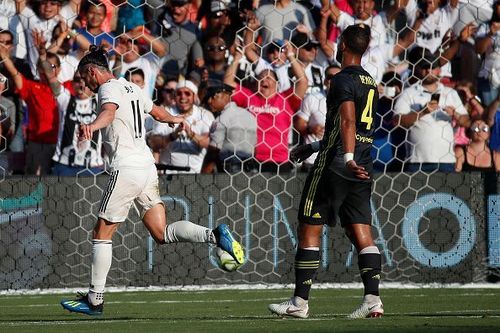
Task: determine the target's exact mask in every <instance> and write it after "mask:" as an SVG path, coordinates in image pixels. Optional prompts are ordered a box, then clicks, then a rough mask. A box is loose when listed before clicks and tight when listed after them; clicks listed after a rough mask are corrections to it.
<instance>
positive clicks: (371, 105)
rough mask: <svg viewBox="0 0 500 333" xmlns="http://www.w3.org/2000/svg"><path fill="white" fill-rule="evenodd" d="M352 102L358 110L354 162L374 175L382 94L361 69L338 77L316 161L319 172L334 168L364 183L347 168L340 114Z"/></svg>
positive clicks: (329, 98) (345, 71)
mask: <svg viewBox="0 0 500 333" xmlns="http://www.w3.org/2000/svg"><path fill="white" fill-rule="evenodd" d="M346 101H352V102H354V105H355V110H356V146H355V150H354V160H355V161H356V164H358V165H359V166H363V167H365V169H366V170H367V171H368V173H369V174H370V175H371V174H372V171H373V160H372V157H371V155H370V154H371V149H372V143H373V133H374V129H375V128H374V127H375V121H374V120H375V114H376V113H377V104H378V91H377V84H376V82H375V80H374V79H373V78H372V77H371V76H370V74H368V72H367V71H365V70H364V69H363V68H362V67H361V66H349V67H347V68H345V69H343V70H342V71H341V72H340V73H338V74H337V75H335V76H334V77H333V78H332V80H331V83H330V90H329V91H328V96H327V114H326V124H325V135H324V137H323V142H322V147H321V150H320V153H319V155H318V157H317V158H316V164H315V167H316V168H320V169H323V168H325V167H328V168H330V169H331V170H332V171H333V172H335V173H337V174H338V175H339V176H341V177H343V178H346V179H349V180H354V181H360V180H359V179H358V178H356V177H355V176H354V174H352V172H351V171H350V170H349V169H347V168H346V166H345V163H344V147H343V144H342V136H341V128H340V112H339V111H340V110H339V107H340V105H341V104H342V103H343V102H346Z"/></svg>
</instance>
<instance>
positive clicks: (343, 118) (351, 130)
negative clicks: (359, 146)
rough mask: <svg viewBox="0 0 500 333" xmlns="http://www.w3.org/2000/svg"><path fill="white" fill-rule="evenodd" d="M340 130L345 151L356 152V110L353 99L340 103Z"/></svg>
mask: <svg viewBox="0 0 500 333" xmlns="http://www.w3.org/2000/svg"><path fill="white" fill-rule="evenodd" d="M340 132H341V138H342V144H343V146H344V153H354V147H355V146H356V110H355V108H354V102H352V101H347V102H344V103H342V104H341V105H340Z"/></svg>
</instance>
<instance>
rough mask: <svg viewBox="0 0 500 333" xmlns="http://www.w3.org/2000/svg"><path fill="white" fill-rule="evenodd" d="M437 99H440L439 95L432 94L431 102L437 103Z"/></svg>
mask: <svg viewBox="0 0 500 333" xmlns="http://www.w3.org/2000/svg"><path fill="white" fill-rule="evenodd" d="M439 97H441V94H432V96H431V101H436V102H438V103H439Z"/></svg>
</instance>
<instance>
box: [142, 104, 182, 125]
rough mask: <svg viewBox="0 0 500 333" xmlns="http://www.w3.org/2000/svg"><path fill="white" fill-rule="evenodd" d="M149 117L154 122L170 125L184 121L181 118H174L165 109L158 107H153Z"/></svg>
mask: <svg viewBox="0 0 500 333" xmlns="http://www.w3.org/2000/svg"><path fill="white" fill-rule="evenodd" d="M149 115H150V116H151V117H153V119H154V120H156V121H159V122H161V123H168V124H171V125H173V124H180V123H182V122H183V121H184V118H183V117H178V116H174V115H173V114H171V113H170V112H168V111H167V110H165V108H163V107H161V106H158V105H154V106H153V110H151V112H150V113H149Z"/></svg>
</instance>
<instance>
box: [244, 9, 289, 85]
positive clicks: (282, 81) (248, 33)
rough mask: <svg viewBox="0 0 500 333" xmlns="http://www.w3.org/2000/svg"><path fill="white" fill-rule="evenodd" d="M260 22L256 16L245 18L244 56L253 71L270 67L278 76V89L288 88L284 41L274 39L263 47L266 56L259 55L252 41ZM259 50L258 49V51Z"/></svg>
mask: <svg viewBox="0 0 500 333" xmlns="http://www.w3.org/2000/svg"><path fill="white" fill-rule="evenodd" d="M259 27H260V22H259V20H258V19H257V17H256V16H250V17H249V18H248V20H247V24H246V29H245V33H244V35H243V43H244V46H245V47H244V49H245V57H246V58H247V60H248V61H249V62H250V63H252V65H253V71H254V72H255V73H260V72H261V71H263V70H264V69H272V70H273V71H274V72H275V73H276V76H277V77H278V91H279V92H283V91H285V90H287V89H289V88H290V81H289V78H288V68H289V67H288V66H287V64H288V60H287V58H286V53H285V49H284V46H285V41H283V40H281V39H274V40H273V41H272V43H271V44H268V45H267V47H266V48H265V52H266V54H267V58H266V59H265V58H263V57H261V54H260V48H259V47H258V45H257V43H256V42H254V40H255V38H256V37H257V36H255V32H257V31H258V29H259ZM258 50H259V51H258Z"/></svg>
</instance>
